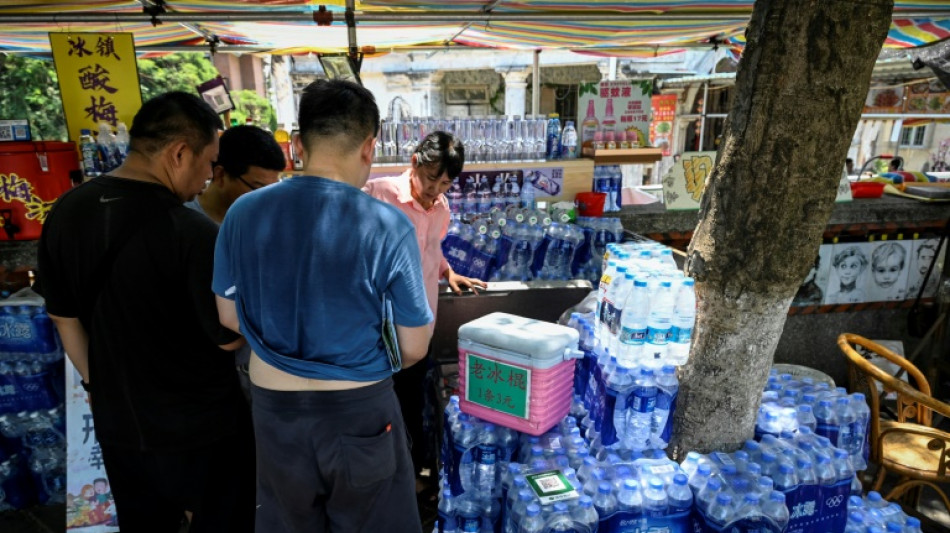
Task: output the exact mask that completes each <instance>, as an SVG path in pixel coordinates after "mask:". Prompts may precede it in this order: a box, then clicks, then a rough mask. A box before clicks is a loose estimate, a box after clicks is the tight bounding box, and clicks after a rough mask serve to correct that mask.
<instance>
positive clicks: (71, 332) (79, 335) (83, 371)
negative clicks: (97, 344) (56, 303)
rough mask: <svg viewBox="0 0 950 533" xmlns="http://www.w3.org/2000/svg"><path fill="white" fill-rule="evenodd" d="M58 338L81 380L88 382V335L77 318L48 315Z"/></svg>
mask: <svg viewBox="0 0 950 533" xmlns="http://www.w3.org/2000/svg"><path fill="white" fill-rule="evenodd" d="M49 317H50V318H51V319H53V323H54V324H56V330H57V331H59V338H60V339H61V340H62V341H63V349H64V350H66V356H67V357H69V360H70V361H72V363H73V366H74V367H76V370H77V371H78V372H79V375H80V376H81V377H82V380H83V381H85V382H86V383H89V336H88V335H86V328H84V327H82V323H81V322H79V319H78V318H66V317H61V316H55V315H50V316H49Z"/></svg>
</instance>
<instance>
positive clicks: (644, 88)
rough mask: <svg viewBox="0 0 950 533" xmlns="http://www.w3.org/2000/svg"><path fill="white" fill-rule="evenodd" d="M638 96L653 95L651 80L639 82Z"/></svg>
mask: <svg viewBox="0 0 950 533" xmlns="http://www.w3.org/2000/svg"><path fill="white" fill-rule="evenodd" d="M640 94H641V95H649V94H653V80H640Z"/></svg>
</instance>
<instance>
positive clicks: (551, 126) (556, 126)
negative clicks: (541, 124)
mask: <svg viewBox="0 0 950 533" xmlns="http://www.w3.org/2000/svg"><path fill="white" fill-rule="evenodd" d="M558 117H559V115H558V114H557V113H551V114H550V115H548V126H547V138H548V141H547V150H546V152H545V155H546V156H547V158H548V159H551V160H554V159H560V158H561V120H560V118H558Z"/></svg>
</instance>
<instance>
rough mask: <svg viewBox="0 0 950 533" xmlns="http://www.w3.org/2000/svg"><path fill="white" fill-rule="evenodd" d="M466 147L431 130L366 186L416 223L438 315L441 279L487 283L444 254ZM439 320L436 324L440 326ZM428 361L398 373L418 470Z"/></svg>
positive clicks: (452, 283)
mask: <svg viewBox="0 0 950 533" xmlns="http://www.w3.org/2000/svg"><path fill="white" fill-rule="evenodd" d="M464 164H465V148H464V146H462V141H461V140H460V139H459V138H458V137H456V136H455V135H452V134H451V133H446V132H444V131H436V132H433V133H430V134H429V135H427V136H426V137H425V139H423V140H422V142H421V143H419V146H417V147H416V150H415V152H414V153H413V154H412V161H411V166H410V167H409V169H407V170H406V171H405V172H403V173H402V174H400V175H399V176H389V177H385V178H378V179H373V180H370V181H368V182H367V183H366V185H365V186H364V187H363V191H364V192H366V193H367V194H369V195H370V196H372V197H373V198H376V199H377V200H381V201H383V202H386V203H387V204H390V205H392V206H395V207H398V208H399V209H400V210H401V211H402V212H403V213H405V214H406V216H407V217H409V220H410V221H411V222H412V224H413V226H415V228H416V239H418V241H419V252H420V254H421V255H422V281H423V283H424V284H425V289H426V297H427V298H428V299H429V307H430V308H431V309H432V315H433V316H436V307H437V305H438V301H439V280H441V279H443V278H445V280H446V281H447V282H448V284H449V287H450V288H451V289H452V291H454V292H455V293H456V294H462V289H463V288H468V289H471V290H472V292H475V293H477V289H478V288H482V289H484V288H485V287H486V285H485V282H484V281H481V280H477V279H472V278H467V277H465V276H461V275H459V274H456V273H455V272H454V271H453V270H452V268H451V267H450V266H449V263H448V262H447V261H446V260H445V257H443V256H442V239H443V238H444V237H445V234H446V232H447V231H448V228H449V216H450V213H449V204H448V201H447V200H446V199H445V191H447V190H448V189H449V187H451V186H452V181H453V180H454V179H455V178H456V177H457V176H458V175H459V173H461V172H462V166H463V165H464ZM434 324H435V322H433V323H432V325H433V327H434ZM427 366H428V365H424V364H421V365H415V366H413V367H411V368H408V369H406V370H403V371H401V372H399V373H397V374H396V375H395V376H394V380H395V389H396V396H398V397H399V403H400V405H401V406H402V412H403V418H404V419H405V421H406V427H407V428H408V430H409V436H410V437H412V441H413V443H414V445H413V447H412V462H413V463H414V464H415V467H416V472H417V473H418V472H419V471H420V470H421V469H422V468H423V467H424V466H425V446H424V440H423V439H424V438H426V436H425V435H423V431H422V416H420V413H422V412H423V408H424V397H423V394H424V381H425V372H426V369H427Z"/></svg>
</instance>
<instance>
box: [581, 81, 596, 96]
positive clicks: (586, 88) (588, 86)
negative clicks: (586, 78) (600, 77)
mask: <svg viewBox="0 0 950 533" xmlns="http://www.w3.org/2000/svg"><path fill="white" fill-rule="evenodd" d="M599 84H600V82H587V83H580V84H578V86H577V96H584V95H585V94H592V95H594V96H597V86H598V85H599Z"/></svg>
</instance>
